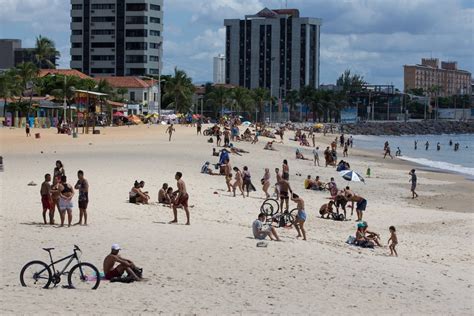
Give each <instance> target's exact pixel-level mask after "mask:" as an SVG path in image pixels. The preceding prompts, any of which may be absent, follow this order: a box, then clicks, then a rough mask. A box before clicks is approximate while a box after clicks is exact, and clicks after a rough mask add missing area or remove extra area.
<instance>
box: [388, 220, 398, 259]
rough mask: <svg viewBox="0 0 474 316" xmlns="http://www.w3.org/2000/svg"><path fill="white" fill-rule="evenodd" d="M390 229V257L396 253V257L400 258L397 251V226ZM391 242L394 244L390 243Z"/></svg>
mask: <svg viewBox="0 0 474 316" xmlns="http://www.w3.org/2000/svg"><path fill="white" fill-rule="evenodd" d="M388 229H389V231H390V238H389V239H388V241H387V243H388V248H390V255H391V256H393V254H394V253H395V256H397V257H398V253H397V251H396V250H395V246H396V245H397V244H398V238H397V231H396V229H395V226H390V227H389V228H388ZM390 241H391V242H392V243H390Z"/></svg>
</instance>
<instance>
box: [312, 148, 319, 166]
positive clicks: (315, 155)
mask: <svg viewBox="0 0 474 316" xmlns="http://www.w3.org/2000/svg"><path fill="white" fill-rule="evenodd" d="M313 159H314V165H315V166H316V164H318V167H319V147H316V148H314V149H313Z"/></svg>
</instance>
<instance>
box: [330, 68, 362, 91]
mask: <svg viewBox="0 0 474 316" xmlns="http://www.w3.org/2000/svg"><path fill="white" fill-rule="evenodd" d="M365 84H366V82H365V80H364V77H363V76H361V75H358V74H353V75H351V71H350V70H349V69H347V70H345V71H344V73H343V74H342V75H341V76H340V77H339V78H338V79H337V81H336V85H337V86H338V87H342V91H343V92H355V91H360V90H362V86H363V85H365Z"/></svg>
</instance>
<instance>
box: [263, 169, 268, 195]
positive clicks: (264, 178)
mask: <svg viewBox="0 0 474 316" xmlns="http://www.w3.org/2000/svg"><path fill="white" fill-rule="evenodd" d="M262 186H263V187H262V190H263V192H265V197H266V198H267V199H268V198H270V194H269V193H268V188H269V187H270V169H268V168H265V173H264V175H263V178H262Z"/></svg>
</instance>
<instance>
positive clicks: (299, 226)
mask: <svg viewBox="0 0 474 316" xmlns="http://www.w3.org/2000/svg"><path fill="white" fill-rule="evenodd" d="M291 200H292V201H293V202H295V203H296V209H297V210H298V214H297V215H296V218H295V223H294V224H295V228H296V231H297V232H298V236H296V238H300V237H303V240H306V230H305V229H304V223H305V222H306V212H305V210H304V200H303V199H302V198H300V197H299V196H298V194H296V193H293V194H292V196H291Z"/></svg>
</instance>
